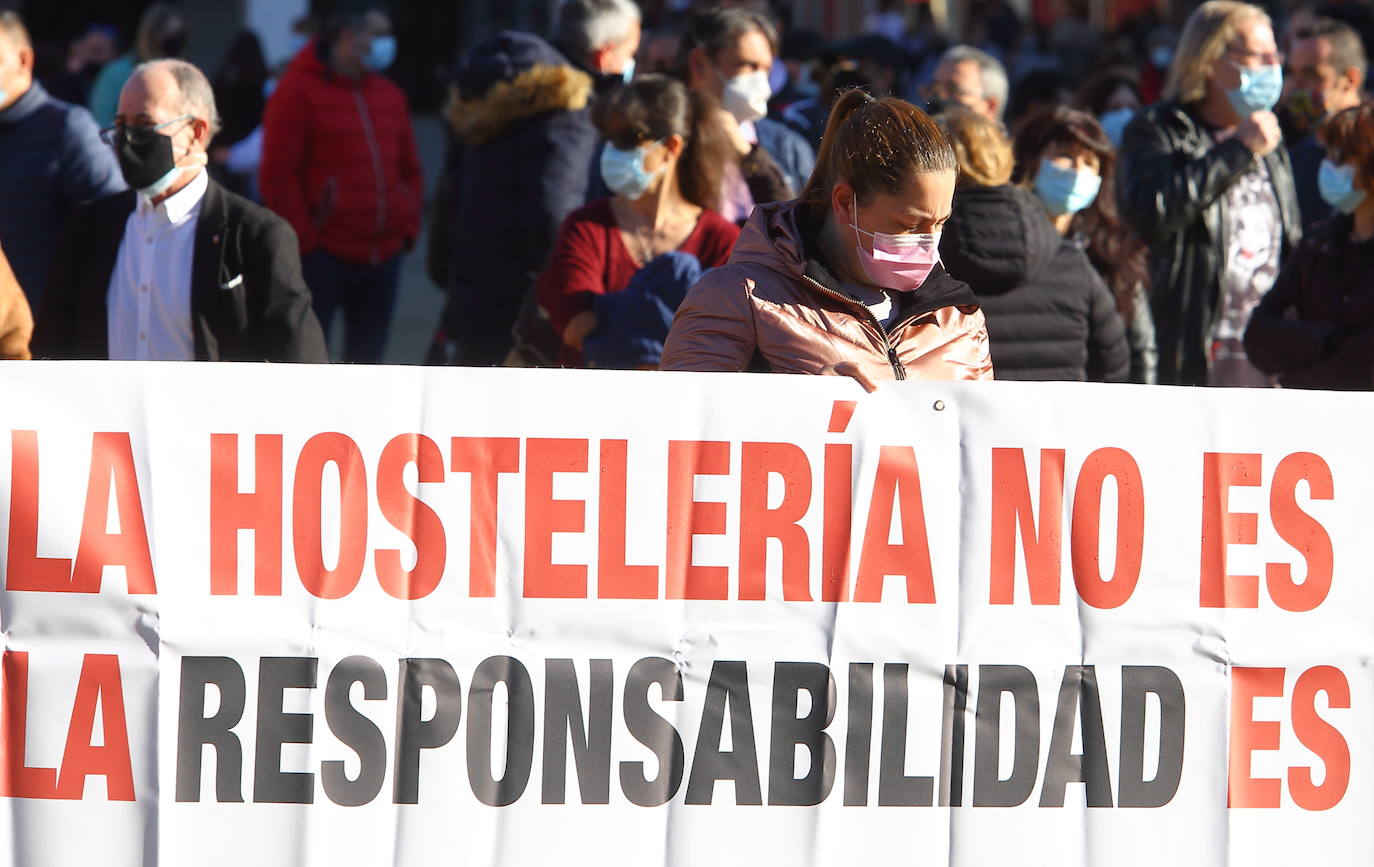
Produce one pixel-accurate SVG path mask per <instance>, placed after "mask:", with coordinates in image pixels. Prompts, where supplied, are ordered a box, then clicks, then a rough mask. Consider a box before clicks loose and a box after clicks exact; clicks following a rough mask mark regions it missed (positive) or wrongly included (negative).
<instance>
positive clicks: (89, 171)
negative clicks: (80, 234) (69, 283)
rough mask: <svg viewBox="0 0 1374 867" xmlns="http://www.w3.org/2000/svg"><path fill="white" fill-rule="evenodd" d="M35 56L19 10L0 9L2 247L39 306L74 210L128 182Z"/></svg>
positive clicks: (85, 116) (90, 122)
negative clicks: (36, 72) (38, 72)
mask: <svg viewBox="0 0 1374 867" xmlns="http://www.w3.org/2000/svg"><path fill="white" fill-rule="evenodd" d="M33 60H34V53H33V45H32V43H31V42H30V41H29V34H28V31H26V30H25V28H24V24H23V22H22V21H21V20H20V19H19V16H18V15H16V14H15V13H13V12H0V246H3V248H4V250H5V254H6V255H7V256H8V257H9V260H10V265H11V266H12V267H13V269H14V274H15V276H16V278H18V281H19V285H20V286H21V287H23V289H24V293H25V294H26V295H27V296H28V299H29V301H30V303H31V304H34V305H35V306H36V305H37V302H38V300H39V299H40V298H41V297H42V295H43V288H44V286H45V285H46V284H47V282H48V268H49V265H50V263H51V262H52V257H53V251H54V249H55V248H56V247H57V242H58V239H59V238H61V236H62V226H63V224H64V223H65V222H66V220H67V216H68V215H69V214H70V213H71V211H72V209H74V208H75V207H76V206H77V205H79V204H80V203H81V202H84V201H86V200H88V199H95V198H100V197H102V196H108V195H110V194H111V193H117V192H119V191H120V190H122V189H124V182H123V180H121V179H120V176H119V167H118V166H117V165H115V160H114V155H113V154H112V153H110V150H109V148H106V147H103V146H102V145H101V144H100V138H99V136H98V135H97V130H96V125H95V120H94V119H93V118H92V117H91V113H90V112H89V111H87V110H86V109H85V108H82V107H80V106H76V105H71V104H69V103H65V102H62V101H61V100H58V99H54V98H53V97H51V96H49V95H48V92H47V91H46V90H44V89H43V85H41V84H39V83H38V82H37V81H36V80H34V77H33Z"/></svg>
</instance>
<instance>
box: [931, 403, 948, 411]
mask: <svg viewBox="0 0 1374 867" xmlns="http://www.w3.org/2000/svg"><path fill="white" fill-rule="evenodd" d="M931 408H932V409H934V410H935V411H936V412H944V411H945V402H944V401H943V400H937V401H935V405H934V406H933V407H931Z"/></svg>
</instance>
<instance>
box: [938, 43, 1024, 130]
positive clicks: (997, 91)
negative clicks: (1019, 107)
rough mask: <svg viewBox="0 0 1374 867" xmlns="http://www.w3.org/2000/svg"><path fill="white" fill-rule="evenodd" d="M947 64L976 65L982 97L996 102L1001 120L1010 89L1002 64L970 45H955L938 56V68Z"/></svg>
mask: <svg viewBox="0 0 1374 867" xmlns="http://www.w3.org/2000/svg"><path fill="white" fill-rule="evenodd" d="M947 63H976V64H977V65H978V77H979V79H980V80H981V81H982V83H983V95H984V96H989V97H992V98H993V99H995V100H997V117H998V118H1001V117H1002V115H1003V113H1004V112H1006V110H1007V98H1008V97H1009V96H1010V93H1011V88H1010V86H1008V84H1007V70H1006V68H1005V67H1003V66H1002V62H1001V61H1000V60H998V59H997V58H996V57H993V56H992V55H991V54H988V53H987V52H986V51H984V50H982V49H981V48H974V47H973V46H972V45H955V46H954V47H952V48H950V49H949V50H948V51H946V52H945V53H944V54H942V55H941V56H940V62H939V64H938V65H939V66H944V65H945V64H947Z"/></svg>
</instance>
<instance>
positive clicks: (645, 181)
mask: <svg viewBox="0 0 1374 867" xmlns="http://www.w3.org/2000/svg"><path fill="white" fill-rule="evenodd" d="M657 145H658V142H654V143H653V144H652V145H650V146H649V147H647V148H641V147H633V148H628V149H625V150H621V149H620V148H618V147H616V146H615V145H613V144H611V143H610V142H607V143H606V147H605V148H603V149H602V151H601V178H602V180H604V181H605V182H606V186H607V187H608V188H610V191H611V192H613V193H615V194H616V195H617V196H624V197H625V198H627V199H630V200H632V201H633V200H634V199H638V198H639V197H640V196H642V195H644V193H645V191H647V190H648V189H649V184H651V183H653V182H654V178H656V177H658V176H659V173H661V172H662V171H663V169H664V168H666V165H667V164H666V163H665V164H664V165H662V166H659V167H658V168H657V169H655V170H654V171H652V172H649V171H645V170H644V157H645V155H646V154H648V152H649V151H650V150H652V149H653V148H654V147H656V146H657Z"/></svg>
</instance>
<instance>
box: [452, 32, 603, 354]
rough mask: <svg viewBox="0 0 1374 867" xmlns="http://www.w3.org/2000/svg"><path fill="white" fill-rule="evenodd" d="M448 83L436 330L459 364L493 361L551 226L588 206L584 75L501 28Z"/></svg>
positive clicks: (587, 81) (538, 42)
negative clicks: (453, 93)
mask: <svg viewBox="0 0 1374 867" xmlns="http://www.w3.org/2000/svg"><path fill="white" fill-rule="evenodd" d="M456 85H457V90H458V97H459V98H458V99H457V100H456V101H455V102H454V103H453V104H452V105H451V106H450V108H449V112H448V119H449V123H450V127H451V135H450V138H449V151H448V160H447V165H446V169H445V171H446V175H447V178H446V188H445V189H444V190H443V191H442V193H441V195H442V197H443V201H441V203H440V207H446V208H448V209H449V212H448V213H449V218H450V229H449V231H450V233H451V234H450V237H449V238H448V239H447V241H448V245H449V246H448V249H449V255H450V257H451V258H450V264H449V269H448V278H447V282H448V285H447V287H446V288H447V290H448V293H449V303H448V306H447V308H446V311H445V317H444V318H445V323H444V325H445V330H446V331H447V333H448V335H449V337H450V339H452V340H454V341H455V342H456V343H457V344H458V346H459V347H460V348H459V350H458V352H459V354H458V358H459V359H460V360H461V361H462V362H463V363H467V364H477V365H486V364H499V363H500V362H501V361H502V360H503V359H504V358H505V355H506V352H507V350H508V349H509V348H510V345H511V337H510V330H511V326H512V325H513V324H514V323H515V318H516V313H517V312H518V311H519V309H520V304H521V301H522V299H523V298H524V297H525V295H526V294H527V293H528V292H529V291H530V289H531V288H532V287H533V285H534V281H535V278H536V277H538V276H539V272H540V271H542V270H543V269H544V264H545V261H546V259H547V258H548V255H549V251H550V249H552V247H553V243H554V239H555V238H556V237H557V234H558V227H559V225H560V224H561V223H562V221H563V218H564V217H566V216H567V215H568V213H569V212H570V211H572V210H573V209H574V208H578V207H580V206H581V205H582V204H583V203H584V202H585V201H586V199H587V180H588V174H587V167H588V166H589V165H591V162H592V157H593V154H594V152H595V150H596V146H597V143H598V141H599V139H600V136H599V134H598V133H597V131H596V127H595V126H593V125H592V121H591V116H590V110H589V108H588V106H589V104H590V100H591V98H592V80H591V78H590V76H588V75H587V74H586V73H584V72H581V71H580V70H578V69H576V68H575V67H574V66H573V65H572V63H571V62H570V61H569V60H568V59H567V58H566V57H565V56H564V55H563V54H561V53H560V52H559V51H558V50H557V49H556V48H554V47H553V46H552V45H550V44H549V43H547V42H545V41H544V40H542V39H540V38H539V37H537V36H534V35H531V34H528V33H519V32H514V31H507V32H503V33H499V34H497V35H496V36H495V37H493V38H492V39H490V40H488V41H487V42H485V43H483V44H482V45H479V46H478V47H477V48H475V49H474V50H473V51H472V52H471V53H470V54H468V55H467V56H466V57H464V58H463V60H462V61H461V62H460V63H459V67H458V72H457V76H456ZM497 85H501V86H500V87H498V86H497Z"/></svg>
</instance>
